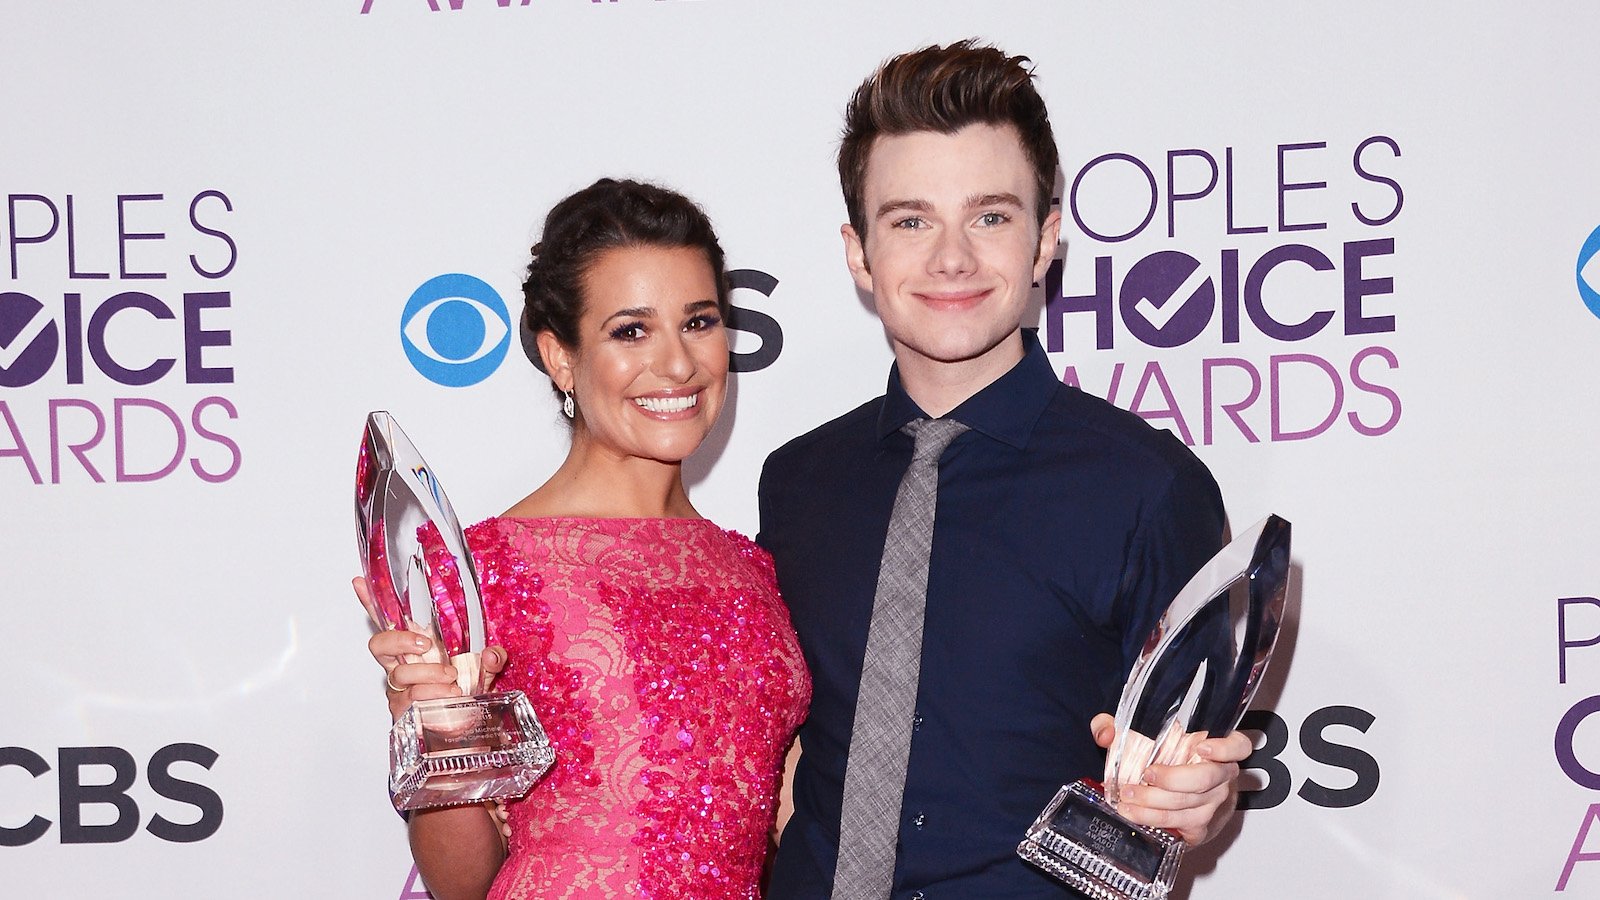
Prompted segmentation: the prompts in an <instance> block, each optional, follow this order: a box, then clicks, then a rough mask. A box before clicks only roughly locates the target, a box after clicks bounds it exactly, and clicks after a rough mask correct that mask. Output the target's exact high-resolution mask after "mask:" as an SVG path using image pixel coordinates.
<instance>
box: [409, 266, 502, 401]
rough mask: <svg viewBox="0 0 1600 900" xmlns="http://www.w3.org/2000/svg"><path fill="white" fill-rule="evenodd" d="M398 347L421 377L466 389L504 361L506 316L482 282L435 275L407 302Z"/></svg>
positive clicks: (498, 296)
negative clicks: (400, 347) (404, 352)
mask: <svg viewBox="0 0 1600 900" xmlns="http://www.w3.org/2000/svg"><path fill="white" fill-rule="evenodd" d="M400 345H401V346H402V347H404V348H405V351H406V358H407V359H409V360H411V366H412V368H414V369H416V370H417V372H419V373H420V374H421V375H422V377H424V378H426V379H428V380H429V381H431V382H433V383H434V384H442V385H444V386H445V387H467V386H469V385H474V384H477V383H478V382H480V381H482V380H484V379H485V378H488V377H489V376H490V375H492V374H494V371H495V370H496V369H498V368H500V363H501V362H503V361H504V360H505V358H506V348H508V347H510V346H511V315H510V313H509V312H507V310H506V304H505V301H504V300H501V299H500V295H499V294H498V293H496V292H495V289H494V288H492V287H490V286H489V285H488V284H487V283H486V282H484V281H483V280H482V279H479V278H474V277H473V276H471V275H462V274H460V273H451V274H448V275H438V276H435V277H433V278H430V279H428V280H427V281H425V282H423V283H422V286H421V287H419V288H417V289H416V291H414V292H412V294H411V299H410V300H407V301H406V307H405V310H404V311H403V312H402V313H401V314H400Z"/></svg>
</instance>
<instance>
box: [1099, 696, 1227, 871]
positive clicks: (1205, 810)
mask: <svg viewBox="0 0 1600 900" xmlns="http://www.w3.org/2000/svg"><path fill="white" fill-rule="evenodd" d="M1089 729H1090V731H1091V732H1093V733H1094V742H1095V743H1096V744H1098V745H1100V747H1101V748H1102V749H1103V748H1107V747H1110V746H1111V743H1112V741H1114V740H1115V739H1116V732H1117V729H1116V725H1115V721H1114V720H1113V719H1112V718H1111V716H1109V715H1107V714H1106V713H1101V714H1100V715H1097V716H1095V717H1094V721H1092V722H1090V723H1089ZM1253 749H1254V747H1253V745H1252V744H1251V743H1250V739H1249V738H1248V737H1245V736H1244V735H1243V734H1240V733H1239V732H1237V731H1235V732H1233V733H1232V734H1229V735H1228V736H1226V737H1219V738H1207V739H1205V740H1203V741H1199V742H1198V743H1196V744H1195V745H1194V754H1193V761H1192V762H1189V763H1187V764H1185V765H1177V766H1159V765H1154V766H1150V767H1149V768H1147V769H1145V770H1144V778H1143V780H1142V781H1141V782H1140V783H1138V784H1123V785H1122V786H1121V787H1120V788H1119V789H1118V790H1119V792H1120V793H1119V800H1118V803H1117V812H1119V813H1121V814H1122V815H1123V816H1125V817H1126V818H1127V819H1128V821H1130V822H1136V823H1138V824H1140V825H1149V826H1152V827H1155V828H1166V829H1169V830H1172V831H1176V832H1177V833H1178V834H1179V835H1180V836H1181V837H1182V838H1183V840H1184V843H1187V844H1188V845H1189V846H1191V847H1195V846H1199V845H1200V844H1203V843H1205V842H1206V841H1208V840H1210V839H1211V838H1213V837H1216V835H1217V833H1218V832H1219V831H1221V830H1222V826H1223V825H1225V824H1227V822H1228V819H1229V817H1231V816H1232V815H1233V806H1234V795H1235V793H1236V790H1237V787H1238V781H1239V763H1241V762H1243V761H1244V760H1245V759H1246V758H1247V757H1249V756H1250V751H1251V750H1253Z"/></svg>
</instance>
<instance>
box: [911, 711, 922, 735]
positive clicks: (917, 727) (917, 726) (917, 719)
mask: <svg viewBox="0 0 1600 900" xmlns="http://www.w3.org/2000/svg"><path fill="white" fill-rule="evenodd" d="M911 730H912V731H921V730H922V713H917V714H916V715H914V716H912V717H911Z"/></svg>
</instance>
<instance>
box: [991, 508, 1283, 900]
mask: <svg viewBox="0 0 1600 900" xmlns="http://www.w3.org/2000/svg"><path fill="white" fill-rule="evenodd" d="M1288 584H1289V523H1288V522H1286V521H1284V520H1283V519H1280V518H1278V517H1277V516H1267V517H1266V518H1265V519H1262V520H1261V521H1260V522H1257V523H1256V524H1255V525H1254V526H1252V527H1251V528H1250V529H1249V530H1247V531H1245V532H1244V533H1243V534H1240V535H1239V536H1238V537H1236V538H1234V539H1233V541H1232V542H1230V543H1229V544H1228V545H1227V546H1226V547H1224V548H1222V550H1221V551H1220V552H1218V553H1217V555H1216V556H1214V557H1212V558H1211V560H1210V561H1209V562H1207V563H1206V564H1205V566H1203V567H1202V568H1201V569H1200V571H1199V572H1198V573H1196V574H1195V576H1194V577H1193V578H1192V579H1190V580H1189V583H1188V584H1186V585H1185V586H1184V588H1183V590H1182V591H1179V592H1178V596H1177V598H1176V599H1174V600H1173V601H1172V605H1171V606H1169V607H1168V608H1167V611H1166V612H1165V613H1164V614H1162V616H1161V621H1160V622H1159V623H1157V625H1156V627H1155V630H1154V631H1152V632H1151V633H1150V637H1149V639H1148V640H1147V641H1146V642H1145V646H1144V650H1143V652H1141V653H1140V655H1139V659H1138V660H1137V661H1136V662H1135V663H1134V665H1133V670H1132V671H1131V672H1130V673H1129V675H1128V683H1127V685H1126V686H1125V687H1124V688H1123V691H1122V699H1121V701H1120V702H1118V704H1117V714H1116V724H1117V736H1116V739H1115V740H1114V741H1113V743H1112V745H1111V749H1110V751H1109V752H1108V753H1107V754H1106V770H1105V780H1104V781H1103V782H1097V781H1093V780H1090V779H1082V780H1079V781H1077V782H1075V783H1073V784H1070V785H1067V786H1066V787H1063V788H1062V789H1061V790H1060V791H1059V792H1057V793H1056V796H1055V798H1054V799H1052V800H1051V801H1050V803H1049V805H1048V806H1046V807H1045V809H1044V812H1042V813H1040V814H1039V818H1037V819H1035V820H1034V823H1033V825H1032V827H1030V828H1029V829H1028V833H1027V836H1026V837H1025V838H1024V839H1023V841H1022V843H1021V844H1019V845H1018V847H1017V853H1018V854H1019V855H1020V856H1021V857H1022V858H1023V859H1025V860H1027V861H1028V862H1031V863H1033V864H1034V865H1036V866H1038V867H1039V868H1041V869H1043V870H1045V871H1046V872H1049V873H1050V874H1051V875H1053V876H1055V877H1056V878H1058V879H1060V880H1061V881H1064V882H1066V883H1067V884H1069V885H1071V886H1072V887H1074V888H1076V889H1078V890H1079V891H1081V892H1083V893H1084V894H1085V895H1087V896H1088V897H1090V898H1092V900H1164V898H1166V897H1167V895H1168V894H1169V893H1170V892H1171V890H1172V884H1173V881H1174V879H1175V878H1176V877H1177V874H1178V862H1179V860H1180V859H1181V858H1182V856H1183V849H1184V843H1183V839H1182V838H1180V837H1179V836H1178V835H1176V834H1174V833H1172V832H1169V831H1165V830H1162V829H1157V828H1148V827H1146V826H1143V825H1136V824H1134V823H1132V822H1129V821H1127V820H1125V819H1123V818H1122V817H1121V816H1120V815H1118V814H1117V796H1118V791H1119V788H1120V786H1121V785H1124V784H1134V783H1137V782H1139V781H1140V780H1141V779H1142V777H1143V775H1144V770H1145V768H1146V767H1147V766H1150V765H1181V764H1185V763H1190V762H1194V761H1195V759H1196V758H1195V756H1194V746H1195V744H1197V743H1199V742H1200V741H1201V740H1204V739H1205V738H1207V737H1220V736H1222V735H1226V734H1228V733H1229V732H1231V731H1233V729H1234V728H1235V727H1236V726H1237V725H1238V724H1239V719H1240V717H1242V716H1243V715H1244V712H1245V709H1246V708H1247V707H1248V706H1249V705H1250V700H1251V699H1252V698H1253V697H1254V696H1255V693H1256V688H1257V687H1258V686H1259V685H1260V683H1261V676H1262V674H1263V673H1264V672H1265V671H1266V668H1267V663H1268V661H1269V660H1271V658H1272V649H1273V647H1274V645H1275V644H1276V642H1277V639H1278V626H1279V623H1280V622H1281V621H1282V619H1283V607H1284V599H1285V597H1286V595H1287V591H1288Z"/></svg>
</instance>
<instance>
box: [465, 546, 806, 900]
mask: <svg viewBox="0 0 1600 900" xmlns="http://www.w3.org/2000/svg"><path fill="white" fill-rule="evenodd" d="M467 538H468V542H469V543H470V545H471V546H472V548H473V552H474V555H475V557H476V559H477V563H478V567H479V568H478V572H479V575H480V577H481V580H482V585H483V594H484V604H485V606H486V608H487V611H488V616H489V619H490V629H491V639H492V641H493V642H495V643H498V644H500V645H502V646H504V647H505V648H506V650H507V651H508V652H509V654H510V659H509V662H508V665H507V667H506V670H505V672H504V673H503V674H502V675H501V677H500V679H499V681H498V682H497V683H496V687H498V688H504V689H511V688H517V689H520V690H523V691H526V692H527V694H528V697H529V699H530V700H532V701H533V706H534V709H535V710H536V711H537V712H538V714H539V718H540V721H541V722H543V724H544V727H545V730H546V731H547V732H548V733H549V735H550V740H551V743H552V744H553V745H554V746H555V750H556V764H555V766H554V768H552V769H551V771H550V773H549V774H548V775H546V776H545V777H544V779H543V780H542V781H540V782H539V783H538V784H537V785H535V786H534V788H533V790H532V791H531V792H530V793H529V794H528V796H527V797H526V798H524V799H522V800H520V801H517V802H515V803H512V804H511V805H510V808H509V814H510V825H511V841H510V856H509V857H508V859H507V860H506V863H505V865H504V866H503V867H502V868H501V870H500V875H499V877H498V878H497V879H496V880H495V883H494V888H493V890H492V891H491V892H490V897H491V898H505V900H511V898H540V900H544V898H600V897H620V896H636V897H644V898H657V900H666V898H718V900H723V898H740V897H749V898H755V897H758V896H759V887H758V882H759V879H760V875H761V869H762V863H763V860H764V858H765V856H766V850H767V835H768V832H769V831H770V830H771V827H772V823H773V818H774V816H775V814H776V811H777V790H778V781H779V770H780V769H781V768H782V765H783V754H784V751H785V750H786V748H787V747H788V745H789V740H790V738H791V736H792V735H793V734H794V731H795V729H796V728H798V727H799V724H800V720H801V719H802V718H803V717H804V715H805V709H806V705H807V703H808V701H809V698H810V694H811V682H810V679H809V678H808V676H807V675H806V670H805V664H804V662H803V660H802V659H801V656H800V648H799V645H798V644H797V643H796V641H795V636H794V631H793V630H792V629H791V628H790V625H789V616H788V612H787V611H786V610H785V608H784V606H783V603H782V601H781V600H780V599H779V598H778V591H777V582H776V579H775V578H774V575H773V570H772V560H771V559H770V558H769V557H768V556H767V554H766V551H764V550H762V549H761V548H760V547H758V546H756V544H755V543H754V542H752V541H751V540H749V539H748V538H745V537H743V536H741V535H739V534H736V533H734V532H729V531H723V530H722V529H720V528H718V527H716V526H715V525H713V524H711V523H710V522H707V521H705V520H700V519H585V518H540V519H516V518H498V519H490V520H488V521H486V522H482V523H480V524H478V525H475V526H473V527H472V528H470V529H468V531H467Z"/></svg>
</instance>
